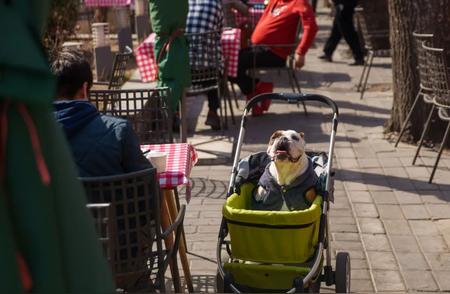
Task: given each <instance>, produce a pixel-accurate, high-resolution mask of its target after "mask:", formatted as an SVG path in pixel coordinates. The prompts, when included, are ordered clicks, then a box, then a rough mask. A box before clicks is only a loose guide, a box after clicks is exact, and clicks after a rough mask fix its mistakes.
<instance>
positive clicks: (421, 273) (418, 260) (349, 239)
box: [185, 13, 450, 292]
mask: <svg viewBox="0 0 450 294" xmlns="http://www.w3.org/2000/svg"><path fill="white" fill-rule="evenodd" d="M318 21H319V24H320V31H319V34H318V38H317V41H316V47H315V48H312V49H311V50H310V52H308V55H307V61H306V62H307V65H306V66H305V68H304V69H303V70H302V71H301V72H300V75H301V84H302V88H303V91H304V92H305V93H319V94H322V95H326V96H329V97H331V98H333V99H334V100H335V101H336V102H337V104H338V106H339V110H340V116H339V122H340V124H339V127H338V133H337V138H336V147H335V152H336V157H335V159H336V160H335V161H334V167H335V168H336V176H337V181H336V182H335V198H336V199H335V204H334V205H332V208H331V213H330V215H331V216H330V220H331V232H332V249H333V254H335V253H336V252H338V251H348V252H350V255H351V263H352V290H353V291H354V292H404V291H408V292H409V291H412V292H414V291H428V292H435V291H450V279H449V278H448V276H449V275H450V250H449V246H450V206H449V201H450V181H449V179H450V157H449V156H448V154H447V155H445V154H444V156H443V158H442V159H441V161H440V167H439V168H438V170H437V172H436V176H435V180H434V184H431V185H430V184H428V183H427V181H428V177H429V175H430V172H431V167H432V164H433V162H434V159H435V157H436V155H437V154H436V152H434V151H431V150H428V149H426V148H423V151H422V152H421V157H420V159H419V160H418V163H417V164H416V165H415V166H412V165H411V161H412V157H413V154H414V152H415V146H410V145H406V144H400V145H399V147H398V148H394V146H393V143H392V142H389V141H386V140H385V139H384V136H383V124H384V122H385V121H386V120H387V119H388V118H389V116H390V109H391V104H392V92H391V91H390V84H391V81H392V76H391V69H390V59H382V58H379V59H377V58H375V66H374V68H373V71H372V72H371V75H370V78H369V83H370V86H371V88H370V89H369V90H368V92H367V93H366V95H365V98H364V100H360V99H359V93H357V92H356V91H355V87H354V86H355V84H356V83H357V82H358V79H359V75H360V73H361V70H362V67H350V66H347V65H346V62H347V61H349V60H345V61H344V59H343V57H342V56H343V55H345V54H344V53H345V50H346V49H347V46H346V44H345V43H341V46H340V47H339V48H338V50H337V52H335V55H334V56H333V57H334V60H335V61H334V62H333V63H324V62H321V61H320V60H318V59H317V56H318V55H319V54H321V48H322V46H323V42H324V40H325V38H326V37H327V35H328V31H329V29H330V24H331V19H330V18H329V17H328V16H326V15H325V14H323V13H322V14H319V15H318ZM263 79H265V80H272V81H274V83H275V86H276V88H275V91H276V92H290V90H289V87H288V83H287V79H286V76H285V75H284V73H283V72H282V73H281V75H278V73H277V72H276V71H275V72H271V73H267V74H265V75H263ZM242 105H243V100H241V107H240V110H237V111H238V114H240V112H241V111H242ZM205 110H206V103H205V105H204V107H203V111H202V113H201V114H200V118H199V120H198V124H197V134H198V133H200V134H202V135H204V136H206V137H208V136H209V135H210V134H211V133H210V132H209V131H208V130H207V128H205V127H204V126H203V117H206V112H205ZM308 111H309V115H308V116H306V117H305V115H304V114H303V113H302V112H301V109H297V108H296V106H292V105H289V106H288V105H285V104H277V103H275V104H274V105H272V107H271V109H270V112H269V113H268V114H266V115H264V116H262V117H258V118H250V119H249V128H248V130H247V135H248V136H247V137H246V140H245V144H244V146H243V153H244V155H245V154H247V153H249V152H255V151H261V150H265V149H266V144H267V142H268V139H269V137H270V135H271V133H272V132H273V131H275V130H277V129H288V128H289V129H295V130H298V131H304V132H305V139H306V142H307V146H308V148H310V149H317V150H327V146H328V140H329V134H330V123H329V122H330V120H331V117H330V115H329V110H328V109H326V108H324V107H318V105H314V104H308ZM238 125H239V124H236V125H235V126H230V130H228V131H227V132H226V134H225V135H228V136H230V137H233V136H234V135H236V134H237V132H238ZM191 140H192V139H191ZM217 146H218V147H217ZM220 146H221V145H220V144H216V146H215V148H220ZM227 148H228V147H227ZM216 151H218V152H221V151H224V150H220V149H218V150H216ZM224 152H229V151H224ZM230 171H231V162H229V164H228V165H213V166H211V165H210V166H202V165H200V166H196V167H194V169H193V171H192V184H193V191H192V196H193V198H192V200H191V202H190V203H189V205H188V207H187V213H186V219H185V230H186V237H187V242H188V249H189V252H190V254H189V256H188V257H189V259H190V264H191V271H192V275H193V280H194V283H195V287H196V290H197V291H201V292H214V278H215V274H216V268H217V265H216V263H215V260H216V257H215V248H216V241H217V234H218V229H219V225H220V221H221V206H222V205H223V202H224V199H225V193H226V190H227V186H228V181H229V175H230ZM333 266H334V264H333Z"/></svg>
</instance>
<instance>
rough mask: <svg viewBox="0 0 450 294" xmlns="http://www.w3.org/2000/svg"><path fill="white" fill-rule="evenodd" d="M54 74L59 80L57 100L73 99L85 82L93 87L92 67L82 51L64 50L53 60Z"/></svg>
mask: <svg viewBox="0 0 450 294" xmlns="http://www.w3.org/2000/svg"><path fill="white" fill-rule="evenodd" d="M51 69H52V72H53V74H55V75H56V77H57V79H58V88H57V93H56V94H57V98H69V99H71V98H73V97H74V96H75V94H76V93H77V91H78V90H79V89H80V88H81V87H82V86H83V83H84V82H87V83H88V87H89V88H90V87H91V86H92V71H91V66H90V65H89V62H88V60H87V58H86V54H84V53H83V52H82V51H80V50H74V49H67V48H65V49H63V50H62V51H61V52H60V53H59V54H58V55H57V56H56V57H55V59H54V60H53V62H52V66H51Z"/></svg>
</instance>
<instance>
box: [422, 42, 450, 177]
mask: <svg viewBox="0 0 450 294" xmlns="http://www.w3.org/2000/svg"><path fill="white" fill-rule="evenodd" d="M422 46H423V48H424V50H425V52H426V58H427V61H428V68H429V71H430V75H431V81H432V86H433V105H432V107H431V110H430V113H429V115H428V119H427V121H426V123H425V126H424V129H423V132H422V136H421V138H420V142H419V146H418V147H417V151H416V155H415V157H414V162H415V160H416V158H417V156H418V155H419V152H420V148H421V146H422V143H423V139H424V137H425V136H426V133H427V132H428V129H429V126H430V121H431V117H432V116H433V113H434V111H435V109H438V116H439V118H440V119H442V120H443V121H447V122H448V123H447V128H446V129H445V132H444V137H443V138H442V142H441V146H440V147H439V151H438V155H437V158H436V160H435V163H434V166H433V170H432V172H431V175H430V178H429V180H428V183H431V182H432V181H433V177H434V174H435V172H436V169H437V167H438V164H439V160H440V158H441V155H442V151H443V150H444V146H445V144H446V142H447V138H448V135H449V133H450V73H449V68H448V65H447V60H446V52H445V50H444V49H442V48H435V47H431V46H429V45H427V44H424V43H422Z"/></svg>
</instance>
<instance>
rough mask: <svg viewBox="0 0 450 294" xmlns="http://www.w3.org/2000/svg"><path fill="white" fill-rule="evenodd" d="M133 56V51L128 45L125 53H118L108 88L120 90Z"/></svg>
mask: <svg viewBox="0 0 450 294" xmlns="http://www.w3.org/2000/svg"><path fill="white" fill-rule="evenodd" d="M131 58H133V51H132V50H131V49H130V48H129V47H127V51H126V52H124V53H117V54H116V56H115V57H114V62H113V68H112V73H111V79H110V80H109V84H108V89H110V90H118V89H120V88H121V87H122V85H123V84H124V83H125V81H126V80H125V73H126V70H127V64H128V62H129V61H130V60H131Z"/></svg>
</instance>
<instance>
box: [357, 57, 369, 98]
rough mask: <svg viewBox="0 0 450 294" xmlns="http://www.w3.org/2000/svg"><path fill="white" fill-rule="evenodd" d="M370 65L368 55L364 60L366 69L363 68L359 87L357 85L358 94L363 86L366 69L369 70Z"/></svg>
mask: <svg viewBox="0 0 450 294" xmlns="http://www.w3.org/2000/svg"><path fill="white" fill-rule="evenodd" d="M368 64H369V54H367V56H366V57H365V59H364V67H363V70H362V72H361V76H360V77H359V82H358V85H356V92H360V91H361V85H362V82H363V79H364V76H365V74H366V69H367V65H368Z"/></svg>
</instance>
